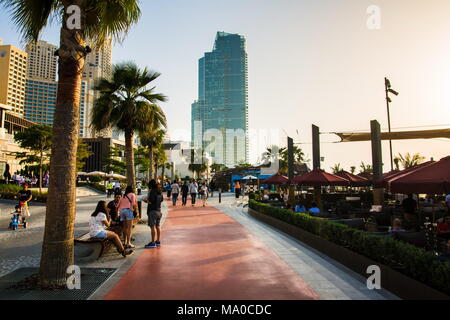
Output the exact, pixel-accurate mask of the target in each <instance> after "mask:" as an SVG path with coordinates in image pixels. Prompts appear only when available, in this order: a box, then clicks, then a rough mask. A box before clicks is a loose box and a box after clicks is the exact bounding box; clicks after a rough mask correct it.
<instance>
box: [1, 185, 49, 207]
mask: <svg viewBox="0 0 450 320" xmlns="http://www.w3.org/2000/svg"><path fill="white" fill-rule="evenodd" d="M20 190H22V187H19V186H17V185H15V184H0V198H1V199H8V200H18V193H19V191H20ZM31 193H32V194H33V200H31V201H35V202H42V203H46V202H47V192H43V193H42V194H39V192H38V191H34V190H33V191H31Z"/></svg>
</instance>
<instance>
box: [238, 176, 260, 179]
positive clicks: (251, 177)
mask: <svg viewBox="0 0 450 320" xmlns="http://www.w3.org/2000/svg"><path fill="white" fill-rule="evenodd" d="M242 180H258V177H255V176H246V177H244V178H242Z"/></svg>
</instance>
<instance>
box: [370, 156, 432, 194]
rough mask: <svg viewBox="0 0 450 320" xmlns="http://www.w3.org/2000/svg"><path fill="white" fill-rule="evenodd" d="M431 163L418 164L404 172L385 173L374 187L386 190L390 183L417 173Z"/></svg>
mask: <svg viewBox="0 0 450 320" xmlns="http://www.w3.org/2000/svg"><path fill="white" fill-rule="evenodd" d="M432 163H434V161H427V162H425V163H422V164H418V165H416V166H414V167H411V168H407V169H405V170H394V171H390V172H388V173H385V174H383V178H381V179H380V180H376V181H375V182H374V187H375V188H385V189H388V188H389V187H390V183H391V182H392V181H395V180H396V179H398V178H401V177H404V176H405V175H407V174H410V173H412V172H414V171H417V170H419V169H421V168H423V167H426V166H428V165H430V164H432Z"/></svg>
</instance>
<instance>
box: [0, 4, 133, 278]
mask: <svg viewBox="0 0 450 320" xmlns="http://www.w3.org/2000/svg"><path fill="white" fill-rule="evenodd" d="M1 5H2V6H3V7H4V8H5V9H7V10H8V11H9V13H10V15H11V17H12V19H13V22H14V24H15V25H16V26H17V27H18V29H19V31H20V32H21V33H22V35H23V39H24V40H25V41H27V42H28V41H36V40H38V39H39V35H40V33H41V31H42V30H43V29H44V28H45V27H46V26H47V25H48V22H49V20H50V18H51V17H54V18H56V19H53V20H58V21H60V23H61V32H60V47H59V49H58V51H57V52H56V54H57V55H58V57H59V62H58V63H59V68H58V70H59V71H58V72H59V83H58V95H57V99H56V108H55V114H54V122H53V142H52V153H51V159H50V177H51V178H50V185H49V193H48V201H47V212H46V221H45V232H44V241H43V246H42V255H41V265H40V283H41V286H43V287H54V286H56V287H63V286H65V285H66V278H67V275H66V271H67V267H68V266H70V265H73V261H74V248H73V245H74V244H73V234H74V221H75V204H76V202H75V200H76V192H75V188H76V162H77V161H76V154H77V145H78V135H79V125H80V90H81V80H82V75H83V68H84V64H85V58H86V55H87V54H88V53H89V52H90V51H91V49H90V48H89V47H88V46H87V45H86V39H96V41H95V43H94V46H97V47H100V46H101V45H102V44H103V43H104V41H105V39H107V38H110V37H116V38H121V37H122V36H123V35H124V34H125V33H126V32H127V31H128V30H129V28H130V27H131V26H132V25H133V24H135V23H136V22H137V21H138V20H139V18H140V15H141V12H140V9H139V5H138V0H123V1H116V0H89V1H86V0H41V1H29V0H3V1H2V2H1ZM74 6H75V7H74ZM73 8H79V9H80V10H79V11H80V12H79V16H76V14H78V13H77V12H75V14H74V13H73V11H71V10H69V9H73ZM69 21H72V22H76V23H75V24H74V23H68V22H69ZM78 22H79V25H78Z"/></svg>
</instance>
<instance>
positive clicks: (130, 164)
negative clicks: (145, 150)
mask: <svg viewBox="0 0 450 320" xmlns="http://www.w3.org/2000/svg"><path fill="white" fill-rule="evenodd" d="M125 159H127V185H128V186H131V187H132V188H133V193H136V172H135V171H134V150H133V134H132V133H131V132H130V131H125Z"/></svg>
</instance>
